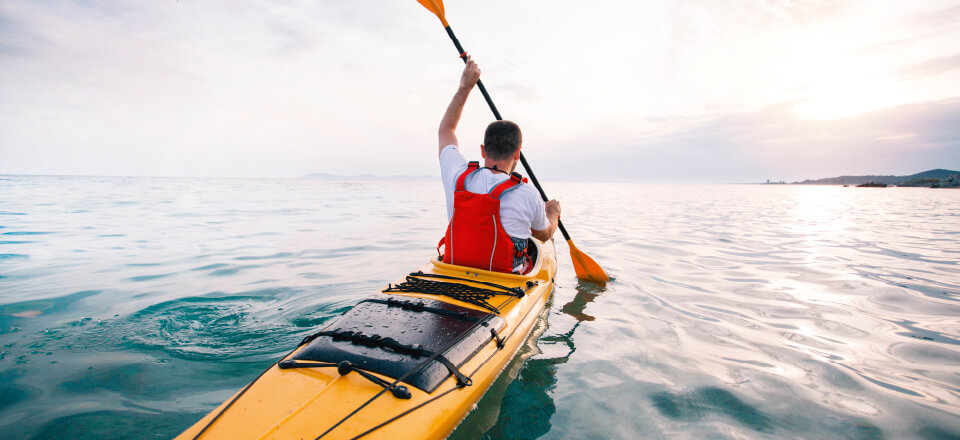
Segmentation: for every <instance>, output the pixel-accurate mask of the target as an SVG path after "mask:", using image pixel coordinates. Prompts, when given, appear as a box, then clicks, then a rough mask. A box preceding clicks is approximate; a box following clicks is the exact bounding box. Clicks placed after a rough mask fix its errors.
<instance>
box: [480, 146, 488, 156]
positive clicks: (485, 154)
mask: <svg viewBox="0 0 960 440" xmlns="http://www.w3.org/2000/svg"><path fill="white" fill-rule="evenodd" d="M480 157H482V158H484V159H486V158H487V152H486V151H485V150H484V149H483V144H480Z"/></svg>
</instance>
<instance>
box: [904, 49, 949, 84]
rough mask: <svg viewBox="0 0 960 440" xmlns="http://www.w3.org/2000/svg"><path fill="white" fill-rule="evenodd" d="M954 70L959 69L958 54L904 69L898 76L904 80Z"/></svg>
mask: <svg viewBox="0 0 960 440" xmlns="http://www.w3.org/2000/svg"><path fill="white" fill-rule="evenodd" d="M955 69H960V52H957V53H955V54H953V55H950V56H945V57H939V58H933V59H930V60H927V61H924V62H921V63H917V64H912V65H910V66H907V67H904V68H903V69H901V70H900V75H901V76H902V77H904V78H923V77H928V76H933V75H939V74H942V73H946V72H949V71H951V70H955Z"/></svg>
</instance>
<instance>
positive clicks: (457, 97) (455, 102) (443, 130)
mask: <svg viewBox="0 0 960 440" xmlns="http://www.w3.org/2000/svg"><path fill="white" fill-rule="evenodd" d="M478 80H480V67H478V66H477V63H475V62H473V59H472V58H471V57H470V56H469V55H468V56H467V65H466V66H464V67H463V74H462V75H460V87H459V88H458V89H457V93H456V94H454V95H453V99H451V100H450V105H448V106H447V112H446V113H444V114H443V120H441V121H440V129H439V130H438V134H439V135H440V149H439V150H438V154H439V151H443V147H446V146H447V145H457V146H459V145H460V144H459V143H458V142H457V133H456V132H457V124H458V123H459V122H460V115H461V114H463V105H464V104H466V103H467V96H469V95H470V91H471V90H473V86H475V85H476V84H477V81H478Z"/></svg>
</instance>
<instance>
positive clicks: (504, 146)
mask: <svg viewBox="0 0 960 440" xmlns="http://www.w3.org/2000/svg"><path fill="white" fill-rule="evenodd" d="M522 143H523V136H522V135H521V134H520V127H519V126H518V125H517V124H515V123H513V122H512V121H493V122H491V123H490V125H488V126H487V131H486V132H485V133H484V134H483V152H484V154H485V157H486V158H487V159H490V160H494V161H501V160H506V159H509V158H511V157H512V156H514V155H515V154H516V152H517V150H518V149H520V145H521V144H522Z"/></svg>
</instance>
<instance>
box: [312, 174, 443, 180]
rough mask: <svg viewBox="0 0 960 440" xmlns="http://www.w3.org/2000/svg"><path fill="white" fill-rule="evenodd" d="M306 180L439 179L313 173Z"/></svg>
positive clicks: (431, 177)
mask: <svg viewBox="0 0 960 440" xmlns="http://www.w3.org/2000/svg"><path fill="white" fill-rule="evenodd" d="M303 178H304V179H323V180H429V179H439V177H437V176H377V175H375V174H354V175H350V176H345V175H341V174H329V173H312V174H307V175H306V176H303Z"/></svg>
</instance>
